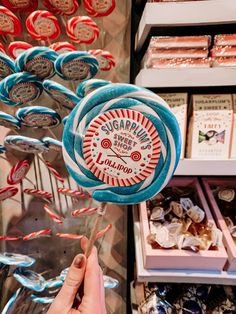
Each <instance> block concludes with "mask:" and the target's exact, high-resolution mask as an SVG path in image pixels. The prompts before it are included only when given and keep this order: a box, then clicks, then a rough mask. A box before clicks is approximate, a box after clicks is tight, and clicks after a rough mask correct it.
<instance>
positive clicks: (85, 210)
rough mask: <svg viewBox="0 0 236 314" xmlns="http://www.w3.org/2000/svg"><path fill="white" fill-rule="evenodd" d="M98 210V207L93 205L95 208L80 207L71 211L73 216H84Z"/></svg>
mask: <svg viewBox="0 0 236 314" xmlns="http://www.w3.org/2000/svg"><path fill="white" fill-rule="evenodd" d="M97 211H98V208H96V207H93V208H80V209H76V210H74V211H73V212H72V213H71V216H72V217H77V216H84V215H91V214H94V213H96V212H97Z"/></svg>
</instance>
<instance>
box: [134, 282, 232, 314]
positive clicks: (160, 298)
mask: <svg viewBox="0 0 236 314" xmlns="http://www.w3.org/2000/svg"><path fill="white" fill-rule="evenodd" d="M144 290H145V291H144V292H145V300H144V301H143V302H142V303H141V304H140V306H139V309H140V313H142V314H147V313H153V314H154V313H155V314H157V313H158V314H160V313H161V314H165V313H166V314H172V313H183V314H188V313H195V314H201V313H212V314H219V313H221V314H223V313H225V314H226V313H228V314H229V313H235V311H236V298H235V293H236V289H235V287H231V286H217V285H190V284H162V283H148V284H146V285H145V288H144Z"/></svg>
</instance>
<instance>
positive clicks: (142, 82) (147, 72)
mask: <svg viewBox="0 0 236 314" xmlns="http://www.w3.org/2000/svg"><path fill="white" fill-rule="evenodd" d="M203 2H204V1H203ZM235 4H236V1H235ZM135 84H136V85H138V86H142V87H149V88H155V87H156V88H157V87H198V86H199V87H200V86H202V87H206V86H235V85H236V68H227V67H224V68H195V69H194V68H193V69H190V68H188V69H187V68H182V69H142V70H141V71H140V72H139V74H138V75H137V77H136V80H135Z"/></svg>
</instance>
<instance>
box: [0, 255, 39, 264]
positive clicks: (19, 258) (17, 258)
mask: <svg viewBox="0 0 236 314" xmlns="http://www.w3.org/2000/svg"><path fill="white" fill-rule="evenodd" d="M0 263H2V264H5V265H10V266H12V265H14V266H18V267H30V266H32V265H33V264H34V263H35V259H34V258H32V257H29V256H27V255H22V254H16V253H7V252H5V253H1V254H0Z"/></svg>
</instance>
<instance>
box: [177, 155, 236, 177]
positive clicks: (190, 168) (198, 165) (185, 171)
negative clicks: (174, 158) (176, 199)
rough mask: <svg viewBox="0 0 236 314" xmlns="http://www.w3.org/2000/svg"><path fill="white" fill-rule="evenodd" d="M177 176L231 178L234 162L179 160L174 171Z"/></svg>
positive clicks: (234, 170) (235, 166)
mask: <svg viewBox="0 0 236 314" xmlns="http://www.w3.org/2000/svg"><path fill="white" fill-rule="evenodd" d="M175 175H178V176H206V175H207V176H233V175H236V160H191V159H183V160H180V162H179V165H178V167H177V169H176V171H175Z"/></svg>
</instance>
